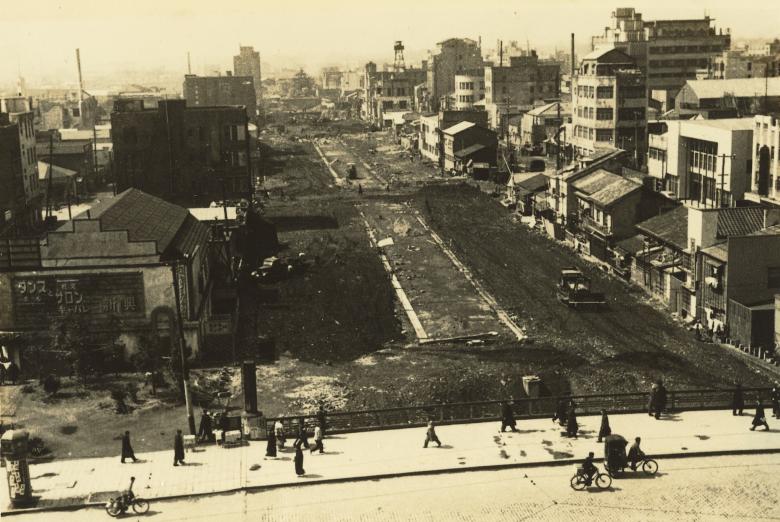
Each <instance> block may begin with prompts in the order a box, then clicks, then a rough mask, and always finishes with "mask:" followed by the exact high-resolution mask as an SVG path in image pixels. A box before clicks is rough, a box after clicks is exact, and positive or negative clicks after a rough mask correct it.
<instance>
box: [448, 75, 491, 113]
mask: <svg viewBox="0 0 780 522" xmlns="http://www.w3.org/2000/svg"><path fill="white" fill-rule="evenodd" d="M452 96H453V107H452V108H453V109H455V110H456V111H462V110H467V109H472V108H474V104H475V103H478V102H480V101H482V100H484V99H485V69H475V70H472V71H466V72H464V73H463V74H456V75H455V92H454V93H453V95H452Z"/></svg>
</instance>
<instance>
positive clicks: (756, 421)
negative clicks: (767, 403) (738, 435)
mask: <svg viewBox="0 0 780 522" xmlns="http://www.w3.org/2000/svg"><path fill="white" fill-rule="evenodd" d="M757 426H763V427H764V430H765V431H769V424H767V423H766V416H765V415H764V405H763V404H761V401H758V402H757V403H756V414H755V415H754V416H753V425H752V426H751V427H750V431H755V429H756V427H757Z"/></svg>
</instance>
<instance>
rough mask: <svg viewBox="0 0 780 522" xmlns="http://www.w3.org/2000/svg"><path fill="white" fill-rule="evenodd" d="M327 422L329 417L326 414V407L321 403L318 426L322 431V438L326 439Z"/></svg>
mask: <svg viewBox="0 0 780 522" xmlns="http://www.w3.org/2000/svg"><path fill="white" fill-rule="evenodd" d="M326 420H327V415H326V414H325V406H324V405H323V404H322V403H320V407H319V408H318V409H317V424H318V425H319V427H320V430H322V437H323V438H324V437H325V428H326V426H325V421H326Z"/></svg>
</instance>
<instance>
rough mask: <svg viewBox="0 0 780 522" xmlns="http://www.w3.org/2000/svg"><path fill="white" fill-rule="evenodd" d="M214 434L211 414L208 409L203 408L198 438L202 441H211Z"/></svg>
mask: <svg viewBox="0 0 780 522" xmlns="http://www.w3.org/2000/svg"><path fill="white" fill-rule="evenodd" d="M213 436H214V434H213V432H212V428H211V415H209V412H208V411H207V410H203V414H202V415H201V416H200V427H199V428H198V440H199V441H200V442H211V438H212V437H213Z"/></svg>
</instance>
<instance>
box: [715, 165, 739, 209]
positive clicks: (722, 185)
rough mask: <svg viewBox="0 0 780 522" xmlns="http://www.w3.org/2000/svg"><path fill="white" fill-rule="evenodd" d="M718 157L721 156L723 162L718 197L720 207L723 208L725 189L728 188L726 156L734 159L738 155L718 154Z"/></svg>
mask: <svg viewBox="0 0 780 522" xmlns="http://www.w3.org/2000/svg"><path fill="white" fill-rule="evenodd" d="M717 157H718V158H721V159H722V161H723V163H722V164H721V167H720V195H719V197H718V207H720V208H723V191H724V189H725V188H726V158H729V159H731V160H732V161H733V160H734V158H736V157H737V155H736V154H719V155H718V156H717Z"/></svg>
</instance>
